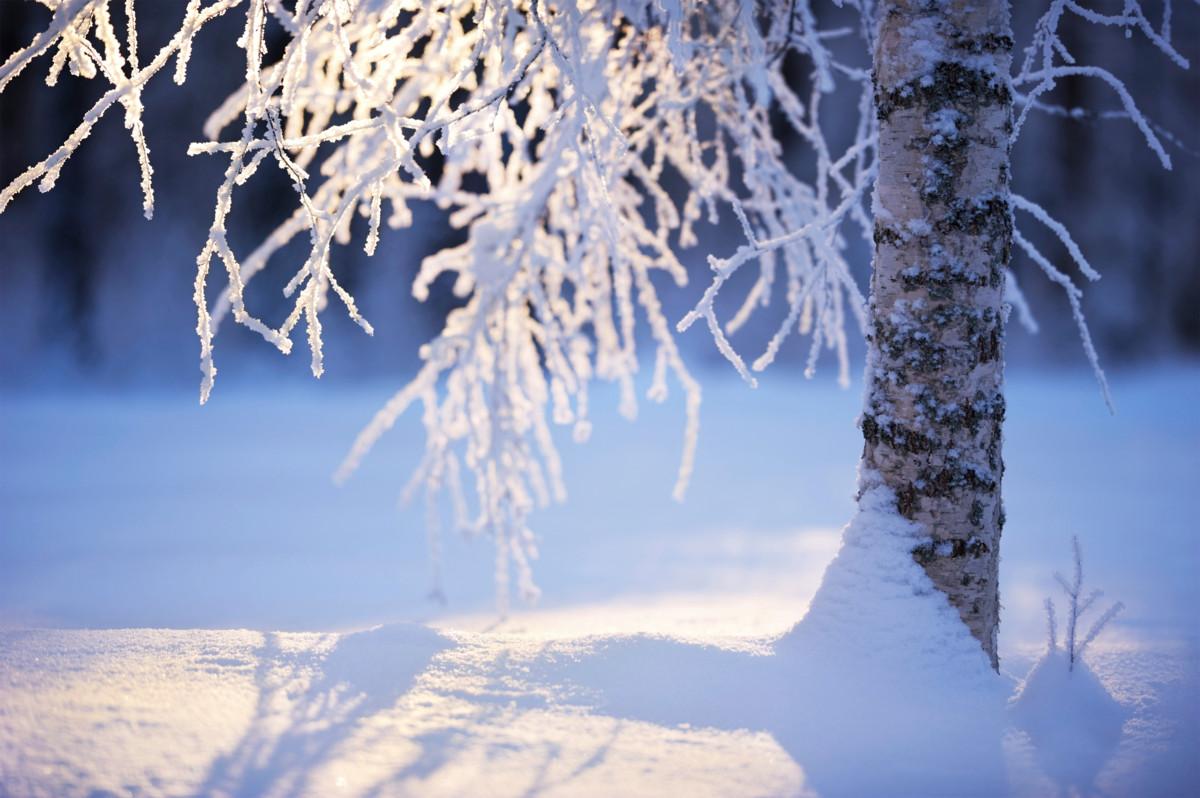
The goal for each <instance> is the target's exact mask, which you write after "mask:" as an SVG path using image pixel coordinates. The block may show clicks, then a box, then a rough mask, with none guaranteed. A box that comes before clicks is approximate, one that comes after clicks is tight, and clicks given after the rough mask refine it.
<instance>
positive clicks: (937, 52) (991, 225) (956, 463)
mask: <svg viewBox="0 0 1200 798" xmlns="http://www.w3.org/2000/svg"><path fill="white" fill-rule="evenodd" d="M879 14H880V16H879V31H878V37H877V39H876V42H877V44H876V52H875V106H876V113H877V115H878V118H879V176H878V181H877V189H876V190H877V194H876V198H875V266H874V273H873V276H872V280H871V308H870V311H871V319H870V335H869V342H870V357H869V367H868V375H867V379H868V385H867V395H866V399H865V407H864V411H863V416H862V430H863V437H864V439H865V446H864V450H863V466H864V468H863V472H864V475H865V476H866V477H867V478H868V479H881V480H882V481H883V482H884V483H885V484H886V485H888V486H889V487H890V488H892V490H893V491H894V492H895V494H896V497H897V510H898V511H899V513H900V514H901V515H903V516H905V517H906V518H909V519H911V520H913V521H916V522H918V523H919V524H921V525H922V526H923V527H924V528H925V529H926V530H927V532H928V535H929V540H928V542H926V543H924V544H921V545H920V546H918V547H917V548H916V549H915V550H914V551H913V556H914V558H915V559H916V560H917V562H919V563H920V564H921V565H922V566H923V567H924V569H925V571H926V572H927V573H928V574H929V577H930V578H931V579H932V581H933V583H934V585H935V586H936V587H937V588H938V589H940V590H941V591H943V592H944V593H945V594H946V595H947V596H948V597H949V600H950V602H951V604H953V605H954V606H955V608H957V610H958V612H959V614H960V615H961V616H962V619H963V621H964V622H965V623H966V625H967V626H968V628H969V629H970V630H971V633H972V634H973V635H974V636H975V637H976V638H977V639H978V640H979V641H980V643H981V644H982V646H983V648H984V650H985V651H986V652H987V654H988V656H989V657H990V659H991V661H992V665H993V667H998V658H997V651H996V634H997V625H998V620H999V619H998V613H999V592H998V586H997V566H998V562H999V544H1000V532H1001V528H1002V527H1003V524H1004V513H1003V509H1002V507H1001V501H1000V481H1001V476H1002V474H1003V471H1004V466H1003V463H1002V461H1001V451H1000V447H1001V423H1002V421H1003V418H1004V396H1003V393H1002V381H1003V335H1004V316H1005V309H1004V305H1003V296H1004V270H1005V267H1006V266H1007V264H1008V259H1009V253H1010V248H1011V241H1012V217H1011V211H1010V206H1009V188H1008V183H1009V141H1010V133H1011V130H1012V94H1011V91H1010V88H1009V75H1010V74H1011V73H1010V64H1011V50H1012V35H1011V31H1010V27H1009V4H1008V0H940V1H939V2H931V1H930V0H885V1H884V2H883V3H882V4H881V6H880V9H879Z"/></svg>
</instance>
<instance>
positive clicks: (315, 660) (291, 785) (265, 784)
mask: <svg viewBox="0 0 1200 798" xmlns="http://www.w3.org/2000/svg"><path fill="white" fill-rule="evenodd" d="M453 645H454V641H452V640H451V639H450V638H447V637H445V636H443V635H441V634H439V633H437V632H435V631H434V630H432V629H429V628H428V627H425V626H421V625H419V624H393V625H388V626H382V627H378V628H375V629H370V630H367V631H363V632H356V633H353V634H348V635H345V636H343V637H341V638H340V639H339V640H338V642H337V644H336V645H335V647H334V648H333V650H332V651H330V652H329V653H328V654H327V655H325V656H324V657H322V656H321V655H320V654H319V653H314V652H312V651H309V650H306V651H303V652H300V653H295V652H290V651H288V650H287V649H286V648H285V647H284V646H282V645H281V637H280V635H277V634H274V633H267V634H265V635H264V638H263V644H262V646H261V647H260V648H259V650H258V652H257V654H258V665H257V667H256V671H255V682H256V684H257V685H258V689H259V694H258V702H257V706H256V708H255V713H254V717H253V719H252V721H251V723H250V725H249V727H248V728H247V730H246V732H245V733H244V734H243V736H242V738H241V740H239V742H238V743H237V745H236V746H235V747H234V748H233V750H232V751H231V752H230V753H229V754H227V755H224V756H220V757H217V759H216V760H215V761H214V762H213V763H212V765H211V766H210V768H209V771H208V773H207V775H206V777H205V779H204V781H203V783H202V785H201V787H200V788H199V791H198V793H199V794H200V795H213V794H219V795H228V796H236V797H238V798H241V797H244V798H252V797H254V796H261V795H267V794H286V795H290V794H297V793H300V792H303V791H304V789H303V788H304V786H305V784H306V783H307V782H308V780H309V776H310V774H311V773H312V772H313V771H315V770H316V768H317V767H318V766H320V765H321V764H322V763H324V762H326V761H328V760H329V759H330V757H331V756H333V755H334V754H335V752H336V750H337V749H338V747H339V746H340V745H341V744H342V743H343V742H344V741H346V740H347V739H348V737H349V736H350V735H351V734H352V733H353V732H354V731H355V729H356V728H358V726H359V725H360V723H361V722H362V721H363V720H364V719H367V718H370V717H372V716H373V715H375V714H377V713H379V712H381V711H383V710H386V709H389V708H391V707H393V706H395V704H396V703H397V702H398V701H399V700H400V698H401V697H402V696H404V695H405V694H406V693H408V692H409V691H410V690H411V689H412V687H413V685H414V683H415V682H416V679H417V677H418V676H419V675H420V674H421V673H422V672H423V671H424V670H425V669H426V668H427V667H428V666H429V664H430V662H431V660H432V659H433V658H434V657H435V656H437V655H438V654H439V653H441V652H442V651H445V650H447V649H449V648H451V647H452V646H453Z"/></svg>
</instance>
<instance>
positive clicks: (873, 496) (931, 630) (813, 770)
mask: <svg viewBox="0 0 1200 798" xmlns="http://www.w3.org/2000/svg"><path fill="white" fill-rule="evenodd" d="M863 485H864V489H863V491H862V494H861V497H860V499H859V506H858V512H857V514H856V515H855V517H854V519H853V520H852V521H851V522H850V524H848V525H847V526H846V528H845V530H844V533H843V538H842V547H841V550H840V551H839V552H838V554H837V556H836V558H835V559H834V560H833V562H832V563H831V564H830V565H829V567H828V569H827V570H826V572H825V575H824V578H823V580H822V583H821V586H820V588H819V590H818V591H817V594H816V596H815V597H814V599H813V602H812V605H811V608H810V610H809V612H808V614H807V615H806V616H805V617H804V618H803V620H801V621H800V622H799V623H798V624H797V625H796V626H795V627H794V628H793V629H792V630H791V631H789V632H788V633H787V634H786V635H784V636H783V637H782V638H781V639H780V640H779V641H778V642H777V644H776V646H775V651H776V654H775V659H776V660H777V662H776V663H775V666H776V668H778V670H779V673H780V679H781V681H786V680H788V679H789V677H790V681H791V682H792V683H794V684H795V696H794V698H793V701H792V704H791V706H790V709H789V715H790V720H789V721H788V722H786V723H784V724H782V726H781V731H782V736H783V738H785V739H788V738H791V739H794V740H797V741H801V740H803V741H804V742H803V744H799V743H797V744H798V745H800V747H805V748H807V749H808V750H807V751H805V752H804V756H803V757H801V758H800V759H799V761H804V762H806V763H809V764H808V765H807V766H806V767H807V772H809V774H810V776H812V777H813V779H814V781H815V782H817V783H818V784H819V783H820V782H821V781H826V782H828V783H830V784H837V785H841V786H843V787H846V788H848V789H849V790H850V791H851V792H853V793H857V794H871V793H875V794H885V793H886V794H889V795H905V794H914V795H915V794H930V791H931V790H932V791H933V792H934V793H937V792H938V791H939V790H945V791H950V792H954V793H955V794H960V795H963V794H998V793H1002V792H1004V791H1005V787H1004V782H1005V774H1004V763H1003V752H1002V750H1001V745H1000V740H1001V738H1002V736H1003V734H1002V729H1003V723H1004V717H1003V715H1004V712H1003V710H1004V706H1005V700H1006V698H1007V696H1008V695H1009V694H1010V693H1011V689H1012V683H1011V681H1010V680H1009V679H1008V678H1007V677H1003V676H1000V675H998V674H997V673H995V672H994V671H993V670H992V669H991V667H990V664H989V662H988V659H987V656H986V654H985V653H984V651H983V649H982V647H981V646H980V645H979V643H978V641H976V640H975V639H974V638H973V637H971V635H970V633H969V632H968V631H967V629H966V627H965V626H964V625H963V623H962V621H961V620H960V619H959V616H958V612H957V611H956V610H955V609H954V608H953V607H952V606H951V605H950V604H949V602H948V601H947V600H946V598H945V596H944V595H943V594H942V593H940V592H938V591H937V590H936V589H934V587H933V584H932V583H931V582H930V581H929V578H928V577H927V576H926V574H925V572H924V571H923V570H922V569H921V568H920V566H918V565H917V564H916V563H915V562H914V561H913V558H912V554H911V552H912V550H913V548H914V547H915V546H916V545H917V544H919V543H920V542H922V540H923V538H922V537H920V536H919V527H917V526H916V525H915V524H913V523H911V522H910V521H908V520H906V519H904V518H903V517H901V516H900V515H898V514H897V512H896V509H895V507H896V502H895V497H894V495H893V494H892V492H891V491H890V490H889V489H887V488H886V487H883V486H881V485H879V484H878V483H877V482H873V481H872V480H871V479H870V475H869V474H868V475H865V478H864V480H863ZM866 762H874V763H878V762H887V763H889V765H888V767H886V768H879V767H864V763H866ZM822 770H827V771H828V774H822V773H821V771H822ZM822 775H825V778H822ZM964 785H969V787H968V788H967V789H968V792H967V793H964V792H963V789H964Z"/></svg>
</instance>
